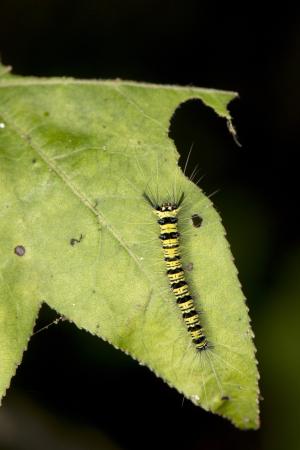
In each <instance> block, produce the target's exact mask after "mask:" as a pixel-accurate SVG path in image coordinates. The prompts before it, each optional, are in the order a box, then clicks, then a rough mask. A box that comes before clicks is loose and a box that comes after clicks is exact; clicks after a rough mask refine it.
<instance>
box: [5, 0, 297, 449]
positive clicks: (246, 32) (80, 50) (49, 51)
mask: <svg viewBox="0 0 300 450" xmlns="http://www.w3.org/2000/svg"><path fill="white" fill-rule="evenodd" d="M0 51H1V55H2V61H3V63H4V64H9V65H12V66H13V72H14V73H17V74H20V75H37V76H54V75H55V76H65V75H67V76H75V77H80V78H104V79H105V78H116V77H120V78H123V79H129V80H137V81H149V82H154V83H167V84H182V85H191V84H192V85H196V86H203V87H214V88H219V89H229V90H234V91H238V92H239V94H240V99H239V100H235V101H234V102H233V103H232V104H231V105H230V111H231V113H232V115H233V119H234V124H235V126H236V128H237V131H238V135H239V140H240V141H241V143H242V148H239V147H237V145H236V144H235V143H234V142H233V139H232V137H231V136H230V135H229V133H228V131H227V129H226V124H225V123H224V121H223V120H221V119H219V118H217V117H216V116H215V115H214V114H213V113H212V112H211V111H210V110H209V109H208V108H206V107H204V106H203V105H202V104H201V103H200V102H197V101H191V102H187V103H185V104H184V105H183V106H182V107H181V108H179V109H178V110H177V111H176V113H175V115H174V117H173V119H172V123H171V128H170V136H171V137H172V138H173V139H174V141H175V144H176V146H177V148H178V150H179V152H180V153H181V154H182V155H183V159H185V158H186V154H187V152H188V151H189V148H190V147H191V145H193V151H192V157H191V162H190V165H191V167H194V165H195V164H196V163H198V164H199V166H200V174H204V175H205V177H204V179H203V180H202V182H201V187H202V188H203V189H204V191H205V192H206V193H207V194H211V193H212V192H213V191H215V190H216V189H218V190H219V192H218V194H216V195H215V196H214V197H213V201H214V204H215V205H216V207H217V209H218V211H219V212H220V214H221V216H222V218H223V222H224V225H225V228H226V230H227V233H228V239H229V242H230V244H231V247H232V251H233V254H234V256H235V260H236V263H237V266H238V268H239V273H240V279H241V282H242V284H243V287H244V292H245V294H246V296H247V298H248V305H249V307H250V313H251V317H252V325H253V328H254V331H255V334H256V345H257V347H258V359H259V361H260V370H261V373H262V381H261V388H262V395H263V397H264V398H265V400H264V401H262V405H261V406H262V427H261V430H259V431H248V432H245V431H244V432H243V431H239V430H237V429H235V428H234V427H233V426H232V425H230V424H229V423H227V422H226V421H225V420H223V419H221V418H219V417H217V416H214V415H212V414H209V413H206V412H204V411H202V410H201V409H199V408H196V407H194V406H193V405H191V404H190V403H189V402H188V401H185V402H184V403H183V405H182V397H181V396H180V395H179V394H178V393H177V392H176V391H175V390H172V389H170V388H168V387H167V386H166V385H164V384H163V382H162V381H161V380H159V379H157V378H156V377H155V376H154V375H153V374H152V373H151V372H150V371H148V370H147V369H146V368H144V367H140V366H138V364H137V363H136V362H134V361H132V360H131V359H130V358H129V357H127V356H125V355H123V354H122V353H121V352H118V351H116V350H114V349H112V348H111V347H110V346H109V345H107V344H105V343H103V342H101V341H100V340H99V339H96V338H94V337H92V336H90V335H89V334H88V333H85V332H83V331H80V332H79V331H78V330H77V329H76V328H75V326H72V325H71V324H68V323H66V322H64V323H60V324H58V325H53V326H52V327H50V328H49V329H48V330H47V331H44V332H41V333H39V334H37V335H35V336H34V337H33V338H32V340H31V342H30V344H29V348H28V351H27V352H26V353H25V355H24V361H23V363H22V366H21V367H20V368H19V369H18V372H17V375H16V376H15V378H14V379H13V382H12V387H11V389H10V391H9V392H8V395H7V397H6V399H5V400H4V405H3V407H2V410H1V412H0V424H1V423H2V426H1V429H2V431H0V445H1V447H0V448H1V449H6V450H8V449H9V450H11V449H40V448H44V449H50V448H55V449H61V448H63V449H65V448H66V449H67V448H72V449H102V448H104V449H106V448H107V449H110V448H116V449H117V448H124V449H134V448H145V449H148V448H149V449H150V448H151V449H152V448H172V449H176V448H180V449H182V450H185V449H195V450H196V449H198V448H199V449H214V450H215V449H241V448H243V449H280V448H296V447H297V435H298V433H297V431H298V428H297V427H298V425H297V424H299V413H298V412H297V411H298V408H297V406H298V404H296V398H299V397H300V395H299V393H300V387H299V381H298V380H299V377H298V375H297V374H299V363H298V362H297V361H298V359H299V358H298V359H297V354H296V352H297V351H298V345H297V339H299V333H297V332H296V331H295V330H294V329H293V320H292V319H293V317H294V316H295V315H297V314H298V315H299V302H298V298H299V289H298V273H297V269H298V268H299V262H300V246H299V232H298V228H299V225H298V224H299V220H298V219H297V214H298V205H299V200H298V192H297V191H298V179H299V176H298V171H299V169H298V164H297V157H298V151H299V144H298V145H297V143H298V142H299V141H298V140H297V131H298V127H297V125H298V119H299V112H300V111H299V109H300V108H299V105H300V98H299V75H300V61H299V55H300V31H299V15H298V13H297V11H296V10H295V9H293V8H289V7H288V4H287V3H285V5H282V4H281V5H280V7H278V9H276V6H274V4H273V5H272V7H270V8H269V9H266V10H265V11H263V9H262V4H261V5H258V6H255V5H254V4H253V3H251V4H250V3H249V4H248V5H247V4H244V5H243V7H242V8H241V7H239V8H236V7H233V6H231V5H230V4H228V3H227V2H223V4H222V5H219V4H217V3H216V2H199V1H196V0H195V1H193V0H185V1H184V2H181V1H178V0H173V1H164V2H159V1H154V0H153V1H142V0H140V1H137V0H136V1H135V0H124V1H123V2H121V1H120V2H118V1H116V0H113V1H109V0H107V1H103V0H98V1H96V0H93V1H92V0H86V1H82V0H78V1H76V0H73V1H69V0H66V1H64V2H62V1H58V0H56V1H55V0H43V1H34V0H27V1H17V0H10V1H8V0H4V1H3V0H2V2H1V11H0ZM55 317H56V315H55V313H54V312H52V311H51V310H50V309H49V308H47V307H46V306H45V307H43V309H42V311H41V314H40V320H39V323H38V324H37V327H36V328H37V329H39V328H41V327H42V326H43V325H46V324H47V323H49V322H51V320H54V319H55ZM296 326H297V324H296ZM297 414H298V415H297ZM298 439H299V438H298Z"/></svg>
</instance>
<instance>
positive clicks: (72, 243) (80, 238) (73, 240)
mask: <svg viewBox="0 0 300 450" xmlns="http://www.w3.org/2000/svg"><path fill="white" fill-rule="evenodd" d="M82 239H83V235H82V234H81V235H80V236H79V239H76V238H72V239H70V244H71V245H72V246H73V247H74V245H75V244H79V242H81V241H82Z"/></svg>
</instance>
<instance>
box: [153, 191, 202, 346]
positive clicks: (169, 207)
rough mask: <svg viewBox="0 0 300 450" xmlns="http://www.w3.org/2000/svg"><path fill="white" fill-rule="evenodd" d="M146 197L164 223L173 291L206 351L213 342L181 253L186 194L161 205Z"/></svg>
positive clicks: (197, 341) (162, 231)
mask: <svg viewBox="0 0 300 450" xmlns="http://www.w3.org/2000/svg"><path fill="white" fill-rule="evenodd" d="M144 198H145V199H146V200H147V201H148V202H149V203H150V205H151V206H152V208H153V212H154V214H155V215H156V216H157V217H158V220H157V223H158V224H159V226H160V235H159V239H160V240H161V241H162V248H163V254H164V260H165V263H166V268H167V272H166V273H167V277H168V279H169V283H170V287H171V290H172V292H173V293H174V295H175V297H176V303H177V305H178V306H179V308H180V310H181V313H182V318H183V320H184V322H185V324H186V327H187V331H188V332H189V333H190V335H191V337H192V341H193V343H194V345H195V347H196V349H197V350H204V349H206V348H207V347H208V346H209V344H208V341H207V339H206V336H205V334H204V330H203V327H202V325H201V323H200V319H199V314H198V313H197V311H196V310H195V304H194V300H193V297H192V296H191V294H190V291H189V286H188V284H187V282H186V280H185V274H184V270H183V267H182V261H181V254H180V244H179V236H180V233H179V231H178V228H177V222H178V213H179V210H180V206H181V204H182V202H183V199H184V193H182V195H181V197H180V199H179V200H178V202H165V203H161V204H160V205H158V204H156V203H155V202H154V201H153V200H152V199H151V198H150V197H149V196H148V195H147V194H146V193H144Z"/></svg>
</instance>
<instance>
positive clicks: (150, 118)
mask: <svg viewBox="0 0 300 450" xmlns="http://www.w3.org/2000/svg"><path fill="white" fill-rule="evenodd" d="M0 69H1V70H0V75H2V76H0V124H1V125H0V177H1V182H0V216H1V221H0V227H1V233H0V236H1V238H0V239H1V244H0V246H1V255H0V267H1V278H0V283H1V297H0V361H1V368H0V370H1V373H0V391H1V393H2V395H3V394H4V392H5V390H6V388H7V387H8V385H9V382H10V378H11V377H12V375H13V374H14V372H15V369H16V366H17V365H18V364H19V363H20V361H21V358H22V353H23V351H24V349H25V348H26V345H27V342H28V340H29V338H30V335H31V334H32V329H33V326H34V322H35V319H36V317H37V314H38V311H39V308H40V305H41V303H42V302H46V303H47V304H48V305H49V306H51V307H52V308H54V309H55V310H56V311H57V312H58V313H60V314H62V315H64V316H65V317H66V318H68V319H69V320H70V321H72V322H74V323H75V324H76V325H77V326H78V327H79V328H84V329H86V330H88V331H90V332H91V333H93V334H96V335H98V336H99V337H101V338H103V339H105V340H107V341H109V342H110V343H112V344H113V345H114V346H115V347H118V348H120V349H122V350H123V351H125V352H126V353H129V354H130V355H131V356H132V357H134V358H136V359H137V360H138V361H139V362H140V363H142V364H145V365H147V366H148V367H149V368H150V369H151V370H153V371H154V372H155V373H156V374H157V375H158V376H160V377H161V378H163V379H164V380H165V382H167V383H168V384H169V385H170V386H174V387H175V388H176V389H177V390H178V391H179V392H182V393H183V394H184V395H185V396H186V397H188V398H189V399H191V400H192V401H193V402H194V403H195V404H197V405H201V406H202V407H203V408H205V409H207V410H210V411H212V412H215V413H217V414H221V415H222V416H224V417H227V418H228V419H230V420H231V421H232V422H233V423H234V424H235V425H236V426H238V427H240V428H256V427H257V426H258V404H257V395H258V387H257V379H258V375H257V368H256V361H255V355H254V346H253V343H252V332H251V329H250V325H249V317H248V313H247V307H246V305H245V302H244V297H243V294H242V292H241V288H240V284H239V281H238V278H237V271H236V269H235V266H234V264H233V260H232V256H231V253H230V250H229V246H228V243H227V241H226V239H225V237H224V235H225V233H224V229H223V227H222V225H221V221H220V218H219V215H218V214H217V212H216V211H215V210H214V208H213V206H212V204H211V202H210V200H209V199H208V198H207V197H205V196H204V194H203V193H202V192H201V190H200V189H199V188H198V187H197V186H195V185H194V184H193V183H192V182H191V181H190V180H188V179H187V178H186V177H185V176H184V174H183V173H182V172H181V170H180V168H179V167H178V157H179V155H178V153H177V151H176V149H175V146H174V143H173V141H172V140H170V139H169V137H168V128H169V124H170V119H171V117H172V115H173V113H174V111H175V110H176V108H177V107H178V106H179V105H180V103H182V102H185V101H187V100H188V99H191V98H196V99H199V100H201V101H203V102H204V103H205V104H206V105H207V106H209V107H210V108H212V109H213V110H214V111H215V112H216V113H217V114H218V115H220V116H222V117H224V118H225V119H226V120H227V121H228V123H229V124H231V122H230V115H229V112H228V110H227V105H228V103H229V102H230V101H231V100H232V99H233V98H234V97H235V96H236V94H235V93H233V92H223V91H216V90H212V89H200V88H194V87H189V88H183V87H178V86H159V85H150V84H142V83H134V82H125V81H119V80H116V81H93V80H89V81H84V80H74V79H63V78H62V79H61V78H50V79H43V78H31V77H29V78H23V77H18V76H14V75H10V74H8V73H7V71H6V70H5V68H4V67H3V66H0ZM231 129H232V127H231ZM147 189H150V190H151V191H152V192H156V193H157V195H158V197H159V199H161V200H169V199H170V192H173V191H174V190H176V192H179V191H180V192H182V191H183V192H184V193H185V200H184V204H183V208H182V211H181V212H180V216H179V229H180V232H181V234H182V237H181V243H182V251H183V261H184V264H185V265H186V268H187V271H186V273H187V281H188V282H189V284H190V287H191V291H192V293H193V296H194V298H195V302H196V305H197V309H198V310H199V311H203V315H201V320H202V321H203V325H204V328H205V331H206V334H207V337H208V339H209V341H210V342H211V343H212V348H210V349H209V350H205V351H203V352H200V353H199V352H198V353H197V352H196V351H195V349H194V347H193V345H192V344H191V338H190V336H189V334H188V333H187V331H186V328H185V325H184V323H183V321H182V319H181V316H180V312H179V310H178V308H177V306H176V304H175V301H174V298H173V295H172V293H171V292H170V290H169V288H168V280H167V277H166V275H165V268H164V262H163V259H162V252H161V248H160V242H159V239H158V234H159V229H158V225H157V223H156V219H155V216H154V215H153V212H152V210H151V207H150V206H149V204H147V203H146V202H145V200H144V199H143V197H142V196H143V193H144V192H145V190H147ZM192 214H199V215H200V216H201V217H202V219H203V224H202V226H201V227H199V228H195V227H193V224H192V221H191V216H192ZM18 246H22V248H23V249H24V251H25V254H23V255H20V254H18V253H20V252H18V248H20V247H18ZM16 247H18V248H17V249H16Z"/></svg>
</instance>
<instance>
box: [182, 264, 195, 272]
mask: <svg viewBox="0 0 300 450" xmlns="http://www.w3.org/2000/svg"><path fill="white" fill-rule="evenodd" d="M193 268H194V264H193V263H192V262H189V263H187V264H185V266H184V270H186V271H187V272H191V271H192V270H193Z"/></svg>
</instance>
